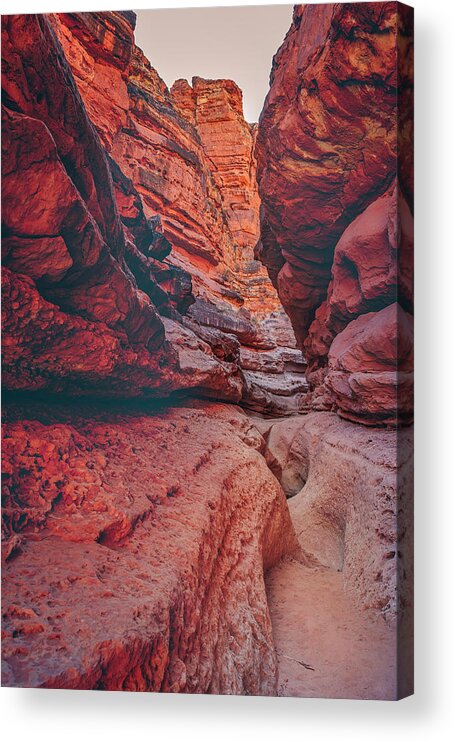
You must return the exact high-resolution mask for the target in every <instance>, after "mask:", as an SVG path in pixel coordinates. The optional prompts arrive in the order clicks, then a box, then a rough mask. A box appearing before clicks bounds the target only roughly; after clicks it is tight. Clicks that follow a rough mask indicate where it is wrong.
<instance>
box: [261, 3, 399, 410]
mask: <svg viewBox="0 0 455 742" xmlns="http://www.w3.org/2000/svg"><path fill="white" fill-rule="evenodd" d="M411 13H412V11H411V10H410V9H406V8H404V7H400V6H399V5H398V4H396V3H360V4H356V5H352V4H336V3H335V4H329V5H323V6H311V5H309V6H296V8H295V11H294V19H293V24H292V26H291V29H290V31H289V32H288V34H287V36H286V39H285V41H284V43H283V45H282V47H281V49H280V50H279V51H278V53H277V54H276V56H275V58H274V63H273V69H272V76H271V89H270V92H269V94H268V96H267V99H266V102H265V105H264V110H263V112H262V115H261V118H260V122H259V131H258V138H257V147H256V153H257V158H258V179H259V192H260V196H261V199H262V212H261V214H262V216H261V244H260V245H259V247H258V252H259V255H260V257H261V259H262V260H263V261H264V262H265V263H266V265H267V266H268V268H269V272H270V275H271V277H272V279H273V280H274V283H275V284H276V285H277V288H278V292H279V295H280V298H281V300H282V303H283V305H284V307H285V309H286V311H287V312H288V314H289V316H290V317H291V320H292V323H293V326H294V328H295V330H296V333H297V337H298V340H299V342H300V344H301V345H303V346H304V347H305V354H306V357H307V360H308V363H309V372H310V373H309V379H310V380H311V381H312V383H313V386H318V385H319V384H320V382H321V381H322V380H323V378H324V375H325V371H324V369H325V368H326V366H327V363H329V368H330V371H331V373H329V375H328V377H327V378H326V381H325V385H324V388H323V389H322V388H320V389H319V390H318V393H317V395H316V396H315V401H314V404H315V405H316V406H318V405H319V406H322V408H325V409H330V407H331V406H332V407H334V408H335V409H337V410H338V411H339V412H340V414H342V415H343V416H346V417H351V419H358V420H360V419H362V421H364V422H367V421H369V422H370V423H373V424H375V423H379V424H381V423H382V422H392V423H393V422H394V420H395V419H396V418H397V415H396V414H394V413H393V409H392V407H393V404H392V398H393V395H394V394H396V387H397V385H399V384H400V378H399V376H397V372H398V371H399V373H400V374H401V373H403V374H408V375H409V372H410V370H411V368H412V363H411V361H410V359H409V352H410V351H409V347H408V345H409V343H408V338H409V319H408V315H407V313H409V312H410V311H412V247H413V242H412V240H413V226H412V215H411V211H412V156H411V154H409V153H412V146H411V143H412V15H411ZM398 48H399V49H400V51H401V52H403V51H404V50H406V52H407V54H406V55H404V56H403V61H400V67H399V69H398V75H397V58H398V56H397V50H398ZM405 58H406V60H407V61H404V59H405ZM397 94H399V96H400V108H399V109H398V108H397ZM398 122H399V125H400V137H398V128H397V125H398ZM397 144H398V147H397ZM397 175H398V180H397ZM396 302H399V303H400V304H401V306H402V308H403V309H404V310H405V312H399V311H398V309H396V317H395V321H394V322H391V321H389V315H388V314H384V313H383V311H382V310H384V309H385V308H386V307H388V306H393V305H395V306H396V307H397V305H396ZM372 312H378V317H377V318H376V319H375V320H374V332H375V333H376V339H375V340H374V341H373V340H372V332H373V330H371V331H370V332H368V347H365V348H363V349H362V345H361V343H360V344H359V342H358V340H359V338H358V336H357V333H356V329H355V328H353V329H352V330H351V331H349V332H348V331H347V330H345V328H346V326H347V325H348V324H349V322H350V321H352V320H355V319H356V318H357V317H359V316H360V315H363V314H370V313H372ZM386 317H387V319H386ZM371 319H372V318H371ZM402 322H403V323H404V324H403V326H401V323H402ZM397 323H399V324H400V327H399V328H398V330H397V328H396V324H397ZM356 327H357V326H356ZM372 327H373V325H372ZM342 331H343V340H342V341H340V343H338V345H337V346H336V347H335V348H333V350H331V344H332V342H334V338H336V336H337V334H338V333H340V332H342ZM397 334H398V336H399V337H404V338H405V341H404V342H405V346H406V347H405V349H404V350H402V349H401V348H400V349H399V352H398V355H397V353H396V351H395V352H394V351H393V349H392V347H391V346H392V345H393V343H395V342H396V339H397ZM354 335H356V337H357V341H356V342H357V346H356V347H357V351H356V354H357V361H356V371H360V369H361V368H362V371H364V372H365V378H364V379H363V380H360V379H359V378H357V380H356V381H354V380H353V379H352V377H351V381H347V380H346V379H344V380H343V383H342V384H341V383H340V381H341V380H340V376H339V375H338V373H337V365H339V358H338V355H339V352H340V344H341V343H344V344H346V343H349V342H351V341H353V338H354ZM366 338H367V335H364V339H365V341H366ZM375 343H376V347H372V346H373V345H374V344H375ZM382 343H383V344H384V346H382ZM343 352H344V351H343ZM372 352H373V353H374V354H375V355H376V357H377V358H378V362H377V363H378V364H379V365H376V366H374V364H372V363H371V353H372ZM403 354H404V356H405V359H406V360H405V365H404V366H403V368H398V367H399V364H400V362H401V360H402V356H403ZM382 356H384V357H382ZM328 359H329V361H328ZM379 359H380V360H379ZM318 369H321V371H319V372H318V371H317V370H318ZM338 370H340V369H338ZM350 370H353V369H347V368H345V369H342V371H343V372H349V371H350ZM332 371H333V373H332ZM383 372H387V373H388V374H389V379H390V384H389V385H388V388H384V387H387V381H386V376H385V375H384V373H383ZM312 374H313V377H312ZM378 374H379V375H378ZM357 382H358V383H357ZM409 383H410V379H409V378H408V379H407V380H406V381H405V385H406V386H408V385H409ZM342 387H343V388H342ZM384 394H385V395H386V396H388V397H389V399H390V402H389V403H385V401H384V400H383V399H382V398H383V396H384ZM403 405H404V409H403V411H400V412H399V413H398V417H399V418H400V419H404V420H409V417H410V399H409V392H408V391H406V392H404V397H403ZM395 406H396V405H395ZM386 408H387V409H386Z"/></svg>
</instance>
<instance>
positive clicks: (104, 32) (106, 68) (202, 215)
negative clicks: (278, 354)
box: [54, 13, 279, 311]
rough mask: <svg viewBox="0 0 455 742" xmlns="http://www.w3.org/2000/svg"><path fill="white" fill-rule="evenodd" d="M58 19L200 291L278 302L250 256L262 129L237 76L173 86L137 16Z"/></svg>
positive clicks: (120, 159) (86, 83) (136, 178)
mask: <svg viewBox="0 0 455 742" xmlns="http://www.w3.org/2000/svg"><path fill="white" fill-rule="evenodd" d="M54 24H55V27H56V30H57V33H58V35H59V38H60V41H61V43H62V45H63V48H64V50H65V53H66V55H67V58H68V61H69V62H70V64H71V67H72V69H73V72H74V75H75V79H76V81H77V84H78V87H79V90H80V92H81V95H82V97H83V99H84V102H85V104H86V107H87V111H88V113H89V116H90V118H91V120H92V121H93V123H94V124H95V126H96V128H97V130H98V132H99V134H100V137H101V139H102V141H103V144H104V145H105V147H106V148H107V150H108V151H109V152H110V154H111V155H112V157H113V158H114V160H115V161H116V162H117V163H118V165H120V168H121V169H122V170H123V172H124V174H125V175H127V176H128V177H129V178H131V180H132V182H133V183H134V186H135V187H136V189H137V192H138V193H139V194H140V197H141V199H142V202H143V206H144V211H145V214H146V216H152V215H155V214H159V215H160V216H161V218H162V224H163V228H164V235H165V236H166V238H167V239H168V240H169V242H170V243H171V244H172V246H173V250H172V254H171V255H170V257H169V260H170V261H171V262H172V263H173V264H175V265H177V266H179V267H182V268H184V269H185V270H188V271H189V272H190V273H191V275H192V277H193V286H194V291H195V294H196V296H200V297H202V298H204V299H208V300H210V301H212V302H215V303H216V302H219V301H220V300H222V301H224V302H225V303H226V304H227V305H228V306H229V305H231V306H233V307H234V308H239V307H241V306H245V307H246V308H248V309H252V310H253V311H254V310H258V309H261V308H262V309H263V308H264V300H265V302H266V309H267V308H270V310H273V309H276V308H277V307H278V306H279V301H278V299H277V296H276V292H275V290H274V289H273V287H272V286H271V284H270V281H269V280H268V278H267V276H266V273H265V271H264V269H263V268H262V266H261V265H260V263H258V262H257V261H254V257H253V248H254V246H255V244H256V242H257V240H258V237H259V219H258V209H259V197H258V192H257V183H256V175H255V167H256V163H255V159H254V156H253V148H254V147H253V145H254V137H255V132H254V127H250V126H249V125H248V124H247V123H246V122H245V121H244V118H243V111H242V98H241V92H240V91H239V89H238V88H237V86H236V85H235V83H233V82H231V81H230V80H219V81H205V80H202V79H200V78H195V80H194V81H193V88H190V87H189V86H188V83H186V82H184V81H179V82H178V83H176V85H174V87H173V90H172V91H171V92H169V90H168V89H167V88H166V85H165V84H164V82H163V81H162V80H161V79H160V77H159V75H158V73H157V72H156V70H154V69H153V67H151V65H150V63H149V62H148V60H147V59H146V58H145V57H144V55H143V53H142V51H141V50H140V49H138V48H137V47H136V46H135V45H134V40H133V31H134V19H133V18H132V17H131V14H129V15H127V16H125V14H121V13H89V14H86V13H73V14H61V15H60V16H58V17H55V18H54ZM185 86H186V88H185ZM122 205H123V204H122ZM122 205H121V211H122Z"/></svg>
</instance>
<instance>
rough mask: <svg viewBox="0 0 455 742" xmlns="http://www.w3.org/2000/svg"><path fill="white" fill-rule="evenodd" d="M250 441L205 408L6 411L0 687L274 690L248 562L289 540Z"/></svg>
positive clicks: (239, 418)
mask: <svg viewBox="0 0 455 742" xmlns="http://www.w3.org/2000/svg"><path fill="white" fill-rule="evenodd" d="M24 414H25V416H26V422H24ZM17 418H19V419H17ZM263 445H264V442H263V440H262V438H261V436H260V435H259V433H258V432H257V431H256V430H255V428H254V427H253V426H251V423H250V422H249V421H248V419H247V417H246V416H245V415H244V414H243V413H241V412H240V411H237V410H236V408H232V407H227V406H226V407H223V406H221V405H213V406H210V405H209V406H207V405H206V406H205V407H203V408H201V407H197V406H196V407H195V408H194V407H193V408H192V407H186V406H183V407H181V408H176V409H171V410H168V411H166V412H164V413H153V412H149V414H147V415H144V413H143V411H141V412H139V411H136V412H131V410H130V411H126V409H122V408H117V409H115V408H114V409H113V408H112V405H110V406H109V407H107V406H106V407H105V408H104V410H103V409H99V408H98V409H97V408H96V406H94V405H93V404H91V405H86V406H84V405H80V406H78V409H77V411H76V410H75V409H74V408H72V407H71V406H70V405H69V406H68V407H65V406H60V407H59V408H58V409H57V410H56V409H55V408H52V407H50V408H46V406H44V407H43V405H42V404H41V405H40V406H38V407H37V408H34V406H33V403H31V405H28V406H27V408H26V409H24V408H15V407H13V409H12V411H10V419H8V421H7V422H6V423H5V425H4V445H3V455H4V476H5V483H4V494H5V503H4V514H3V515H4V530H5V531H7V538H6V539H5V541H4V549H5V552H6V554H7V555H8V557H9V558H8V559H7V561H6V563H5V565H4V569H3V580H4V583H3V584H4V588H3V616H4V621H3V648H4V652H3V661H4V671H3V683H4V684H7V685H19V686H32V687H46V688H82V689H84V688H85V689H88V688H97V689H109V690H130V691H133V690H136V691H160V690H161V691H173V692H187V693H243V694H248V695H250V694H251V695H273V694H276V658H275V653H274V649H273V642H272V635H271V626H270V618H269V614H268V609H267V601H266V596H265V591H264V581H263V571H264V570H265V569H267V568H268V567H269V566H270V565H271V564H274V563H275V562H276V561H277V560H278V559H279V558H280V556H281V555H282V554H285V553H289V552H292V551H295V549H296V542H295V540H294V536H293V531H292V528H291V525H290V519H289V513H288V510H287V508H286V504H285V502H286V501H285V499H284V495H283V492H282V490H281V488H280V486H279V484H278V482H277V480H276V479H275V477H274V476H273V475H272V474H271V472H270V471H269V469H268V468H267V465H266V463H265V460H264V458H263V457H262V455H261V453H260V450H261V448H263ZM177 450H178V452H179V455H178V456H176V455H175V452H176V451H177ZM158 451H159V452H160V454H159V458H158V457H157V452H158ZM82 606H83V615H82V614H81V610H82ZM220 606H222V609H221V610H220ZM113 617H115V620H114V621H113Z"/></svg>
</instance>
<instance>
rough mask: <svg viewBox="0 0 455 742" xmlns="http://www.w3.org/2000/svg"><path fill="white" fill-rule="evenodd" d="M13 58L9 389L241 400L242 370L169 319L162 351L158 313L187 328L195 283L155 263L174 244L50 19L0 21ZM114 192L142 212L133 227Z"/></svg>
mask: <svg viewBox="0 0 455 742" xmlns="http://www.w3.org/2000/svg"><path fill="white" fill-rule="evenodd" d="M90 17H91V16H90ZM123 18H124V16H123V15H121V19H123ZM94 25H95V29H96V31H97V33H98V34H99V35H100V38H101V39H102V40H103V43H109V48H111V49H113V50H114V51H115V52H116V53H115V55H114V56H115V58H116V60H117V58H118V57H119V58H122V59H123V58H124V56H125V54H123V53H122V52H121V48H120V47H119V44H118V43H117V42H116V41H115V39H114V40H113V38H112V36H111V35H109V34H104V31H103V29H104V26H102V25H101V26H100V24H97V23H95V24H94ZM120 25H121V28H122V29H123V30H124V29H125V24H124V23H123V20H122V23H121V24H120ZM126 27H127V28H130V26H129V25H128V24H127V25H126ZM106 39H107V40H108V41H106ZM117 52H118V54H117ZM2 54H3V65H2V88H3V107H2V134H3V136H2V154H3V157H2V176H3V177H2V207H3V208H2V227H3V241H2V247H3V264H4V270H3V274H2V281H3V288H4V295H3V298H4V301H3V306H2V310H3V371H4V383H5V384H6V386H7V388H9V389H21V390H37V389H42V390H49V391H65V390H66V391H70V392H73V393H74V392H77V391H79V392H90V393H95V394H96V393H102V394H106V393H114V394H116V395H118V394H120V395H126V396H138V395H142V394H150V395H152V396H168V395H169V394H170V393H172V392H173V391H175V390H179V389H188V388H192V389H194V390H198V393H202V394H204V393H205V392H204V389H206V391H207V393H208V395H209V396H212V395H213V394H215V396H218V397H220V398H225V399H233V400H236V401H238V400H239V399H240V396H241V393H242V387H243V381H242V379H241V378H240V375H239V372H238V368H237V367H236V366H233V365H232V364H231V363H229V362H228V363H225V362H224V361H223V359H222V358H220V357H219V356H218V357H215V356H214V355H213V354H212V351H211V348H210V346H209V345H208V344H207V343H206V342H204V341H202V340H201V339H200V338H199V337H197V336H196V335H195V334H194V333H193V332H192V331H191V330H189V329H184V328H183V327H181V326H180V325H176V324H175V322H173V320H171V319H170V320H168V333H167V334H168V336H169V337H168V339H167V340H166V339H165V328H164V324H163V320H162V319H161V318H160V316H159V314H158V311H157V307H159V309H160V312H161V314H167V315H168V316H170V317H174V319H178V315H176V314H175V306H179V305H181V304H182V303H183V305H185V303H187V297H188V295H189V296H190V294H189V292H190V291H191V282H190V281H189V285H187V284H185V280H184V279H185V277H187V276H186V274H184V273H182V272H180V273H179V272H178V271H175V270H174V269H172V266H169V265H166V264H163V263H160V262H159V260H158V259H157V256H158V257H160V256H162V254H163V252H164V254H166V252H168V251H169V247H167V245H168V243H166V242H165V238H164V237H163V235H162V234H161V233H160V231H159V228H158V227H159V225H158V226H157V225H153V224H150V223H149V222H147V219H146V217H145V214H144V212H143V209H142V204H141V202H140V199H139V197H138V195H137V192H136V191H135V189H134V187H133V185H132V184H131V182H130V181H129V180H128V179H127V178H126V177H125V176H124V175H123V174H122V173H121V172H120V171H118V168H117V169H115V168H112V167H111V165H112V163H110V162H109V159H108V155H107V153H106V150H105V149H104V147H103V145H102V143H101V141H100V139H99V136H98V134H97V132H96V131H95V129H94V127H93V125H92V123H91V121H90V119H89V118H88V115H87V112H86V108H85V106H84V104H83V101H82V99H81V96H80V93H79V90H78V88H77V86H76V84H75V82H74V78H73V76H72V73H71V69H70V67H69V65H68V62H67V60H66V58H65V56H64V54H63V51H62V48H61V47H60V45H59V43H58V41H57V39H56V37H55V34H54V31H53V29H52V25H51V23H50V20H49V18H48V17H47V16H43V15H40V16H33V15H30V16H7V17H5V18H3V19H2ZM100 56H101V59H102V55H100ZM106 74H107V73H106ZM111 172H112V174H111ZM114 182H115V183H117V186H121V187H122V188H123V191H124V193H125V194H126V195H128V194H129V196H130V201H132V203H133V204H135V205H136V211H135V213H134V214H131V213H130V214H129V216H128V218H125V217H123V219H124V221H122V218H121V213H119V208H118V206H117V200H116V198H115V187H114ZM117 190H118V188H117ZM130 206H131V202H130ZM125 222H126V224H129V225H130V227H131V229H130V228H129V227H127V226H126V224H125ZM163 241H164V242H163ZM187 278H188V277H187ZM160 281H161V282H162V285H163V286H165V287H166V288H167V289H168V291H169V293H167V292H166V291H165V290H164V289H163V288H162V286H160ZM180 294H181V295H180ZM171 337H172V339H169V338H171ZM192 377H193V380H191V379H192ZM223 389H224V392H223Z"/></svg>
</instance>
